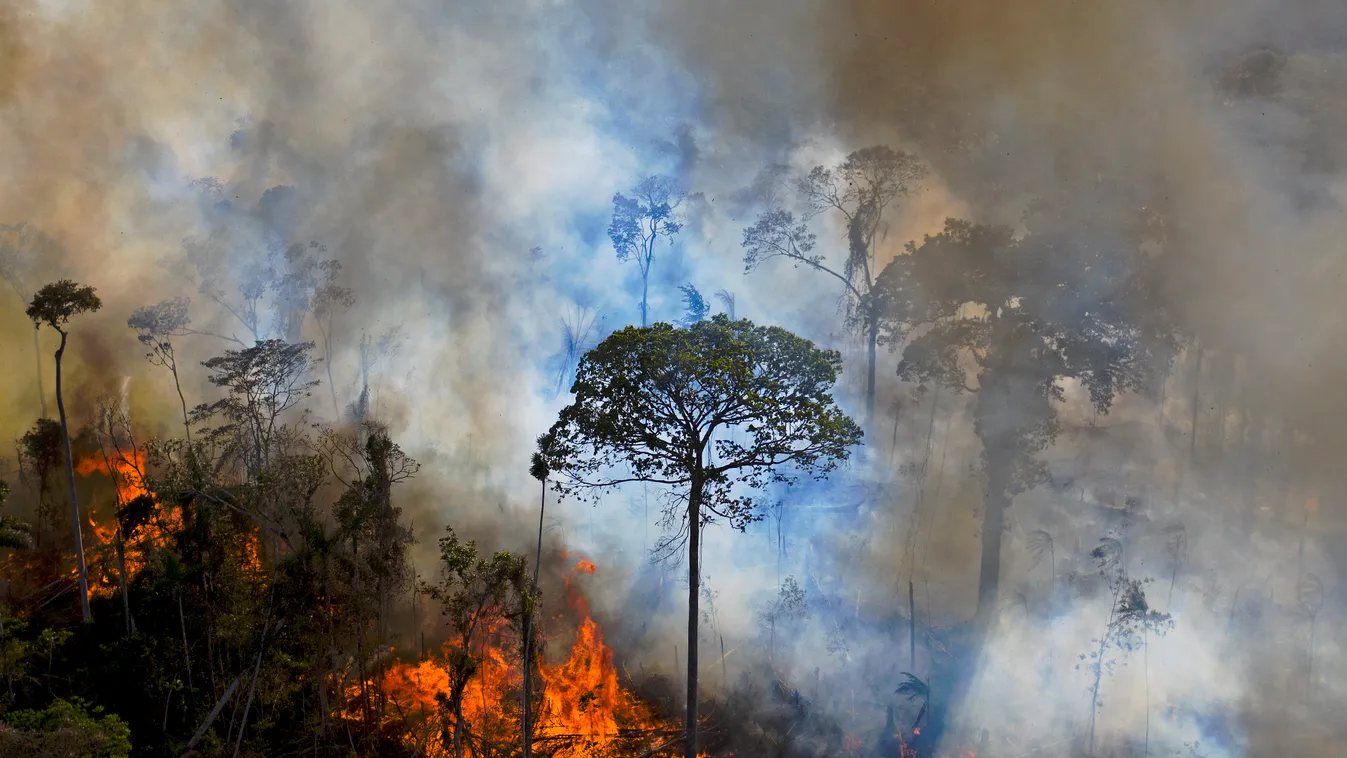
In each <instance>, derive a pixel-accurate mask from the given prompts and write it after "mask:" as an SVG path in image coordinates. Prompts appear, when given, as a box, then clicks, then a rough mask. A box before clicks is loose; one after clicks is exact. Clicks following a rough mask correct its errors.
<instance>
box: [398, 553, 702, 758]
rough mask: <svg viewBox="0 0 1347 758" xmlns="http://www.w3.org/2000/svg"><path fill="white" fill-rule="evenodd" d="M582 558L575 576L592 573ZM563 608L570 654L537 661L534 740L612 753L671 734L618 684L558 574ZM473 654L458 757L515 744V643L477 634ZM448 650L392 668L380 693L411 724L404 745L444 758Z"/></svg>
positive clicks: (497, 630)
mask: <svg viewBox="0 0 1347 758" xmlns="http://www.w3.org/2000/svg"><path fill="white" fill-rule="evenodd" d="M595 570H596V567H595V566H594V564H593V563H592V562H590V561H588V560H581V561H579V562H578V563H577V564H576V566H575V567H574V569H573V572H575V573H589V574H592V573H594V572H595ZM564 580H565V584H566V599H567V604H568V605H569V606H570V608H571V610H572V611H573V612H574V614H575V615H576V616H578V617H579V620H578V625H577V626H576V629H575V639H574V642H573V644H572V646H571V649H570V653H569V654H568V656H567V658H566V659H565V661H564V662H561V663H560V664H555V665H554V664H549V663H547V662H545V661H544V662H541V663H540V664H539V669H538V672H539V678H540V689H541V691H542V698H541V707H540V712H539V714H538V717H537V726H536V727H535V730H534V733H535V736H534V740H535V742H536V743H538V744H539V745H540V746H542V745H546V750H547V752H548V754H550V755H552V756H556V757H557V758H581V756H603V755H609V754H614V755H615V754H617V752H615V751H621V750H622V749H623V748H630V747H631V746H633V745H634V744H636V743H644V742H648V741H650V740H651V739H656V738H659V737H661V736H665V737H666V739H667V735H671V734H672V732H673V730H674V729H675V728H676V725H671V724H664V723H661V722H660V720H658V719H657V718H655V717H654V716H653V715H652V713H651V712H650V710H649V709H648V708H647V707H646V706H644V705H643V704H642V703H640V702H639V701H638V700H637V699H636V698H635V697H634V696H633V695H632V694H631V693H630V692H629V691H627V690H626V689H624V688H623V686H622V684H621V683H620V682H619V680H618V674H617V667H616V665H615V664H614V663H613V651H612V650H611V649H610V648H609V647H608V646H607V645H606V644H605V643H604V638H603V632H602V630H601V629H600V627H599V625H598V623H596V622H595V621H594V619H592V618H591V617H590V616H589V609H588V605H587V604H586V602H585V600H584V597H583V595H582V594H581V593H580V592H579V591H578V590H577V589H575V588H574V587H573V585H572V584H571V582H570V576H566V577H564ZM481 639H482V644H481V645H479V646H477V648H476V650H475V652H474V657H475V658H476V659H477V660H478V661H479V663H478V668H477V669H476V674H475V676H474V677H473V679H472V681H471V683H470V684H469V685H468V686H467V688H466V691H465V692H464V696H463V699H462V712H463V718H464V722H465V724H466V727H467V728H466V730H465V731H466V732H467V733H468V738H467V739H465V741H464V743H465V755H472V756H480V755H485V754H488V753H491V752H493V751H492V750H491V749H490V747H488V746H491V745H508V744H511V742H512V741H514V740H517V739H518V734H519V713H520V711H521V698H522V690H523V682H522V679H523V677H522V672H521V667H520V665H519V660H518V659H519V654H518V652H517V651H518V648H519V638H518V635H517V634H515V633H512V631H511V630H510V629H508V628H507V627H506V625H505V624H497V625H495V627H494V628H491V629H489V630H488V633H487V634H485V635H482V637H481ZM454 655H455V651H454V650H453V649H452V648H451V646H449V645H446V646H445V648H444V650H443V651H442V652H441V653H440V654H437V655H433V656H432V657H429V658H427V659H425V660H422V661H420V662H418V663H415V664H410V663H398V664H395V665H394V666H393V667H392V668H391V669H390V670H389V671H388V672H387V675H386V677H385V679H384V685H383V692H384V694H385V696H386V697H387V698H388V699H389V701H390V702H391V703H392V704H393V706H394V708H393V711H394V712H395V713H397V714H398V718H399V719H400V720H401V721H404V722H407V725H408V726H410V725H411V723H412V722H418V725H419V728H411V729H408V730H407V732H406V735H407V736H406V742H408V743H409V747H413V748H414V749H415V750H416V751H417V752H418V753H419V754H422V755H427V756H440V755H451V754H452V751H451V750H450V749H448V748H446V747H445V742H446V739H444V738H442V735H447V734H448V733H449V729H450V728H451V722H452V716H448V715H447V714H445V713H444V702H443V694H442V693H446V692H447V691H448V690H449V689H450V687H451V671H450V663H449V661H450V660H451V659H452V657H453V656H454Z"/></svg>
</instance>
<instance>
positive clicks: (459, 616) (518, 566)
mask: <svg viewBox="0 0 1347 758" xmlns="http://www.w3.org/2000/svg"><path fill="white" fill-rule="evenodd" d="M439 546H440V578H439V581H438V582H434V583H430V582H423V583H422V587H421V589H422V592H424V593H425V594H426V595H427V596H429V597H430V598H432V599H434V600H435V601H437V602H438V603H439V604H440V612H441V613H442V614H443V615H444V617H445V619H446V620H447V621H448V624H449V630H450V638H449V641H448V643H447V644H446V648H445V650H446V655H445V657H446V663H447V668H448V674H449V676H448V680H449V688H448V692H440V693H436V697H437V700H438V701H439V703H440V706H441V708H442V709H443V710H444V712H445V714H444V715H445V716H447V717H448V718H449V728H448V730H447V732H446V739H445V745H446V747H452V748H453V750H454V754H455V756H462V755H463V754H464V753H463V750H464V740H465V736H466V733H467V730H468V726H469V725H468V724H467V722H466V720H465V719H464V716H463V697H464V692H465V690H466V689H467V686H468V684H469V683H470V682H471V681H472V680H473V678H474V677H475V676H476V675H477V672H478V669H479V667H480V666H481V664H482V661H483V660H484V655H483V644H484V643H485V642H486V641H487V640H488V639H489V638H491V637H494V636H498V635H500V634H501V633H502V632H503V631H504V629H503V627H504V626H505V625H506V624H507V623H508V622H516V623H517V622H520V621H522V620H523V619H524V618H526V617H527V613H528V611H529V610H530V607H531V600H530V597H529V575H528V561H527V560H526V559H525V558H523V557H522V556H516V555H513V554H511V553H509V552H506V551H500V552H496V553H494V554H492V555H491V556H489V557H487V556H482V555H480V554H479V553H478V551H477V544H476V543H475V542H473V541H468V542H463V541H461V540H459V538H458V535H457V534H456V533H455V532H454V530H453V527H446V528H445V535H444V536H443V537H441V538H440V542H439Z"/></svg>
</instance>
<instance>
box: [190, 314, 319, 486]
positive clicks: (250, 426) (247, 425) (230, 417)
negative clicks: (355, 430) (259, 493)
mask: <svg viewBox="0 0 1347 758" xmlns="http://www.w3.org/2000/svg"><path fill="white" fill-rule="evenodd" d="M312 349H313V343H312V342H301V343H298V344H291V343H288V342H285V341H283V340H263V341H261V342H258V343H257V344H256V345H254V346H252V347H249V348H245V349H243V350H226V351H225V354H224V355H222V356H218V357H216V358H211V359H210V360H208V361H205V362H204V363H202V364H201V365H203V366H205V367H206V368H207V369H208V370H210V372H211V376H209V377H208V380H209V381H210V383H211V384H213V385H215V386H217V387H222V388H224V389H225V390H226V391H227V393H228V394H227V395H226V396H225V397H224V399H222V400H218V401H216V402H214V403H210V404H207V405H200V406H197V408H196V409H194V411H193V417H194V420H205V419H208V418H211V417H214V416H219V417H221V418H222V419H224V421H225V422H226V423H225V425H224V426H222V427H220V428H218V429H214V430H212V432H213V433H214V434H216V435H219V434H220V433H229V435H230V436H231V437H232V439H233V441H234V443H235V452H236V453H237V454H238V455H240V457H241V458H242V460H243V462H244V464H245V468H246V470H247V471H248V472H249V473H250V474H252V475H255V474H256V473H257V472H259V471H261V470H262V469H263V468H264V467H265V466H266V465H267V464H268V463H269V462H270V461H271V459H272V454H273V453H274V452H275V443H276V437H277V434H279V433H280V432H281V427H282V425H283V424H282V417H283V416H284V415H285V414H286V413H287V412H288V411H290V410H292V409H295V408H296V407H298V406H299V404H300V403H301V402H303V401H304V400H305V399H306V398H308V397H309V396H310V395H311V394H312V392H313V388H314V387H316V386H318V382H317V381H316V380H310V379H309V378H308V376H309V372H310V371H311V370H312V369H313V361H312V359H310V358H309V351H310V350H312Z"/></svg>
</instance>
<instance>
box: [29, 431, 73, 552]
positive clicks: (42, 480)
mask: <svg viewBox="0 0 1347 758" xmlns="http://www.w3.org/2000/svg"><path fill="white" fill-rule="evenodd" d="M62 444H63V443H62V441H61V425H60V424H59V423H57V422H55V421H52V420H51V419H49V418H40V419H38V420H37V423H35V424H33V428H32V429H29V430H28V431H27V432H24V435H23V436H22V437H20V438H19V466H20V469H19V470H20V473H21V475H22V476H23V477H24V478H25V479H27V478H28V477H29V476H32V477H34V478H36V479H37V544H38V546H39V547H40V546H41V545H42V525H43V523H44V522H46V523H50V524H52V525H53V526H54V525H55V522H56V514H55V506H54V505H53V504H52V503H51V501H50V499H49V498H50V495H51V472H53V471H55V470H56V467H57V466H59V465H61V458H62V456H63V455H64V452H63V450H62Z"/></svg>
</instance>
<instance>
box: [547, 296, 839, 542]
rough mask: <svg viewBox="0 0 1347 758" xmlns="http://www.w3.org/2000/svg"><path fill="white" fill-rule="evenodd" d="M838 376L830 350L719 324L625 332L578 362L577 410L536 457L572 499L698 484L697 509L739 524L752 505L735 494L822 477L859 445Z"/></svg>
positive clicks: (779, 332)
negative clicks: (627, 485)
mask: <svg viewBox="0 0 1347 758" xmlns="http://www.w3.org/2000/svg"><path fill="white" fill-rule="evenodd" d="M841 366H842V359H841V356H840V355H839V354H838V353H837V352H836V351H833V350H822V349H819V348H817V347H815V346H814V344H813V343H812V342H810V341H809V340H806V339H803V338H801V337H798V336H796V335H794V334H791V333H790V332H788V331H786V330H785V329H782V328H780V327H774V326H756V325H754V324H753V323H752V322H751V321H748V320H746V319H741V320H739V321H730V320H729V319H728V318H727V317H726V316H724V315H723V314H722V315H717V316H715V317H714V318H712V319H710V320H708V321H700V322H697V323H695V324H693V325H692V326H691V327H690V328H687V329H677V328H675V327H673V326H671V325H669V324H664V323H659V324H655V325H654V326H651V327H645V328H642V327H627V328H625V329H623V330H621V331H618V332H615V333H614V334H612V335H611V336H609V337H608V338H607V339H606V340H604V341H603V342H602V343H601V344H600V345H599V346H598V347H596V348H594V349H593V350H591V351H590V352H589V353H588V354H587V355H585V357H584V358H583V359H582V360H581V361H580V366H579V368H578V369H577V371H576V380H575V384H574V386H572V388H571V392H572V393H574V395H575V401H574V402H573V403H572V404H571V405H570V406H568V407H567V408H565V409H564V410H562V411H561V414H560V417H559V418H558V420H557V423H556V424H555V425H553V426H552V428H551V429H550V430H549V431H548V433H547V434H546V435H544V437H543V438H542V439H541V440H540V441H539V445H540V451H541V452H543V453H544V455H545V456H546V459H547V464H548V467H549V468H550V469H551V470H552V471H554V472H557V473H560V474H562V475H563V478H561V479H559V480H558V482H557V486H559V487H560V488H562V489H563V490H564V491H569V492H577V491H579V490H580V489H584V488H588V487H595V486H611V485H616V484H621V483H623V482H631V481H645V482H653V483H659V484H668V485H675V486H688V485H691V484H692V483H693V482H694V480H696V479H698V478H699V477H700V478H701V480H700V484H701V485H702V486H703V487H704V490H703V496H704V498H705V499H704V500H703V505H704V506H706V508H707V509H709V510H710V511H711V512H712V513H714V514H716V515H719V516H722V517H724V518H728V519H730V520H731V521H732V522H734V523H736V524H739V523H742V520H743V518H744V515H743V514H744V509H745V508H747V507H748V504H749V502H750V501H749V500H748V499H746V497H745V496H744V495H742V494H736V492H735V490H734V487H733V485H734V484H736V483H738V484H744V485H748V486H750V487H754V488H757V487H762V486H764V485H765V484H767V483H768V482H769V481H772V480H775V481H785V482H789V481H793V479H794V478H795V477H796V476H797V475H798V474H799V473H800V472H805V471H808V472H810V473H811V474H812V475H814V476H820V477H821V476H824V475H826V474H827V473H828V472H830V471H832V470H833V469H834V468H835V467H836V466H837V464H838V462H840V461H842V460H845V459H846V458H847V457H848V456H849V454H850V451H849V448H850V447H851V446H852V445H855V444H856V443H857V442H859V441H860V439H861V430H860V428H859V427H858V426H857V425H856V424H855V422H853V421H852V420H851V419H850V418H848V417H847V416H846V414H844V413H843V412H842V411H841V409H840V408H838V407H837V405H836V404H835V403H834V402H833V399H832V396H831V394H830V392H831V390H832V387H833V384H834V383H835V382H836V381H837V376H838V373H839V372H840V371H841ZM731 428H735V429H737V430H738V433H737V434H736V435H735V436H734V437H732V438H731V437H729V436H727V435H723V434H722V435H720V436H717V435H718V433H721V432H727V431H728V430H729V429H731ZM620 466H621V467H625V468H626V470H627V471H626V474H621V473H613V471H612V469H614V468H615V467H620Z"/></svg>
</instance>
